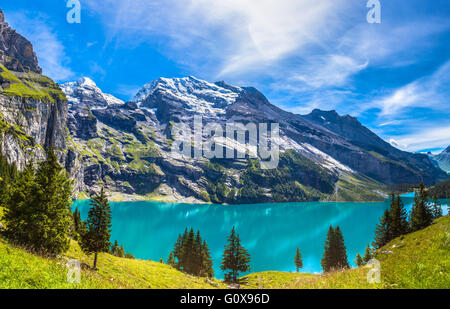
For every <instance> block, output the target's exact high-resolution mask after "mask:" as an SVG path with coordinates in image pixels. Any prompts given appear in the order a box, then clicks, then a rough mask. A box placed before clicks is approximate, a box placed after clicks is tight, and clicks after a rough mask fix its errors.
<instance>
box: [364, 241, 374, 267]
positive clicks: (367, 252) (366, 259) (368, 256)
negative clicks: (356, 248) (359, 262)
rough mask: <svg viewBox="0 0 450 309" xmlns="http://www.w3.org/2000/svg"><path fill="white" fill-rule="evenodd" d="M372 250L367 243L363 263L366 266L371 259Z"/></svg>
mask: <svg viewBox="0 0 450 309" xmlns="http://www.w3.org/2000/svg"><path fill="white" fill-rule="evenodd" d="M372 256H373V255H372V249H371V248H370V245H369V243H367V247H366V250H365V251H364V256H363V262H364V264H367V262H369V261H370V260H371V259H372Z"/></svg>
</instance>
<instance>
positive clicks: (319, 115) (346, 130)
mask: <svg viewBox="0 0 450 309" xmlns="http://www.w3.org/2000/svg"><path fill="white" fill-rule="evenodd" d="M301 117H302V118H304V119H307V120H309V121H311V122H312V123H315V124H317V125H320V126H322V127H324V128H326V129H328V130H329V131H331V132H334V133H336V134H337V135H339V136H342V137H343V138H345V139H346V140H347V141H348V142H349V143H351V144H352V145H355V146H356V147H358V148H359V149H360V150H361V152H360V153H352V154H349V153H348V152H347V151H344V150H340V149H337V148H336V147H330V150H328V151H329V152H327V153H329V154H330V155H331V156H333V157H335V158H338V160H340V161H341V162H344V163H345V164H348V165H349V166H350V167H352V168H354V169H356V170H358V171H360V172H362V173H364V174H366V175H368V176H370V177H373V178H375V179H377V180H379V181H382V182H384V183H388V184H393V183H411V184H415V183H419V182H420V181H422V180H423V181H424V183H426V184H428V185H431V184H434V183H435V182H436V179H445V178H446V175H445V174H444V173H442V171H440V170H439V169H438V168H436V167H435V166H434V164H433V163H432V161H431V160H430V159H429V157H428V156H427V155H424V154H417V153H409V152H406V151H401V150H399V149H397V148H395V147H393V146H392V145H391V144H389V143H387V142H385V141H384V140H382V139H381V138H380V137H378V136H377V135H376V134H375V133H373V132H372V131H370V130H369V129H368V128H366V127H365V126H363V125H362V124H361V123H360V122H359V121H358V120H357V119H356V118H354V117H351V116H349V115H345V116H340V115H338V114H337V113H336V112H335V111H321V110H318V109H315V110H313V111H312V112H311V113H310V114H308V115H303V116H301ZM332 148H334V149H332ZM374 153H376V154H377V155H376V156H374V155H373V154H374Z"/></svg>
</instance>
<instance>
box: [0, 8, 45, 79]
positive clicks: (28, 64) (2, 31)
mask: <svg viewBox="0 0 450 309" xmlns="http://www.w3.org/2000/svg"><path fill="white" fill-rule="evenodd" d="M0 62H1V63H3V64H4V66H5V67H6V68H8V69H9V70H12V71H17V72H28V71H32V72H35V73H38V74H41V73H42V69H41V68H40V67H39V65H38V61H37V57H36V54H35V52H34V51H33V46H32V45H31V43H30V42H29V41H28V40H27V39H25V38H24V37H23V36H21V35H20V34H18V33H16V31H15V30H13V29H11V27H9V25H8V23H6V22H5V17H4V14H3V11H2V10H1V9H0Z"/></svg>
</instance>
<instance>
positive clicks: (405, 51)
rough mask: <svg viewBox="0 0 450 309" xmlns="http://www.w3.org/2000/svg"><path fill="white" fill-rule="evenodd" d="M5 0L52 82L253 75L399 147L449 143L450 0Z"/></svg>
mask: <svg viewBox="0 0 450 309" xmlns="http://www.w3.org/2000/svg"><path fill="white" fill-rule="evenodd" d="M80 3H81V24H69V23H67V21H66V14H67V12H68V11H69V9H68V8H66V1H65V0H42V1H35V0H15V1H11V0H10V1H2V4H1V8H2V9H3V10H4V12H5V17H6V21H7V22H8V23H9V24H10V25H11V26H12V27H13V28H15V29H16V30H17V31H18V32H19V33H21V34H23V35H24V36H26V37H27V38H28V39H29V40H30V41H31V42H32V43H33V45H34V48H35V50H36V52H37V55H38V59H39V62H40V65H41V67H42V68H43V70H44V73H45V74H47V75H48V76H50V77H52V78H53V79H55V80H57V81H58V82H65V81H72V80H75V79H77V78H79V77H81V76H88V77H90V78H92V79H93V80H94V81H95V82H96V83H97V85H98V86H99V87H100V88H101V89H102V90H103V91H104V92H107V93H111V94H113V95H115V96H117V97H119V98H121V99H123V100H127V99H129V98H131V97H132V96H133V95H134V93H135V92H136V91H137V90H138V89H139V87H141V86H142V85H143V84H145V83H147V82H149V81H151V80H153V79H156V78H158V77H161V76H163V77H182V76H188V75H194V76H196V77H198V78H202V79H205V80H208V81H217V80H225V81H227V82H229V83H232V84H235V85H239V86H254V87H256V88H258V89H259V90H261V91H262V92H263V93H264V94H265V95H266V96H267V97H268V98H269V100H270V101H271V102H272V103H273V104H276V105H278V106H280V107H282V108H284V109H286V110H289V111H291V112H295V113H301V114H304V113H308V112H310V111H311V110H312V109H313V108H320V109H323V110H331V109H335V110H336V111H337V112H338V113H340V114H350V115H352V116H356V117H358V119H359V120H360V121H361V122H362V123H363V124H364V125H366V126H367V127H369V128H370V129H372V130H373V131H374V132H376V133H377V134H379V135H380V136H381V137H383V138H384V139H385V140H387V141H392V142H393V143H397V145H398V147H399V148H401V149H405V150H408V151H423V150H432V151H439V150H440V149H442V148H445V147H446V146H448V145H449V144H450V120H449V119H450V1H448V0H446V1H440V0H434V1H423V0H408V1H405V0H380V3H381V24H369V23H367V21H366V14H367V12H368V10H369V9H368V8H367V7H366V0H322V1H321V0H277V1H273V0H226V1H216V0H133V1H125V0H123V1H120V0H103V1H97V0H80Z"/></svg>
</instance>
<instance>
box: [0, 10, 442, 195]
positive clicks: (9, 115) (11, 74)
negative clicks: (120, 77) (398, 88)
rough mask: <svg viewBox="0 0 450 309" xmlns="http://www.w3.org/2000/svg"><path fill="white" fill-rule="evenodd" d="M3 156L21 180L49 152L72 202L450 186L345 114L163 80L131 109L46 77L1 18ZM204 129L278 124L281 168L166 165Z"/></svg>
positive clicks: (218, 85)
mask: <svg viewBox="0 0 450 309" xmlns="http://www.w3.org/2000/svg"><path fill="white" fill-rule="evenodd" d="M0 72H1V73H0V140H1V142H0V145H1V151H2V154H3V155H4V156H5V157H6V158H7V160H8V161H9V162H10V163H12V162H14V163H15V164H16V165H17V167H18V168H19V169H21V168H23V167H24V166H25V164H26V163H27V162H29V161H30V160H34V161H36V160H42V159H43V158H44V157H45V151H46V150H47V149H49V148H50V147H52V146H53V147H54V148H55V149H56V151H57V154H58V158H59V160H60V162H61V163H62V164H63V165H64V166H65V168H66V169H67V171H68V172H69V173H70V175H71V177H72V178H73V180H74V190H75V192H74V193H75V194H76V196H77V197H78V198H79V199H83V198H87V197H88V196H89V194H90V193H92V192H94V191H97V190H98V189H99V188H100V187H104V188H105V189H106V190H107V191H109V192H110V193H111V194H112V196H113V199H116V200H161V201H178V202H180V201H184V202H212V203H259V202H290V201H377V200H384V199H385V198H386V193H387V192H388V188H389V186H391V185H394V184H417V183H419V182H420V181H423V182H424V183H425V184H426V185H433V184H435V183H437V182H439V181H442V180H446V179H448V178H449V175H448V174H447V173H446V172H444V171H443V170H442V169H441V168H443V169H445V168H446V167H447V169H448V149H447V152H446V156H447V157H445V153H443V155H441V156H442V157H443V159H442V162H443V163H442V164H440V165H439V166H441V168H439V166H437V165H436V164H434V162H433V161H432V159H431V158H430V157H429V156H427V155H425V154H418V153H409V152H405V151H401V150H399V149H397V148H395V147H393V146H391V145H390V144H389V143H387V142H385V141H384V140H383V139H381V138H380V137H378V136H377V135H376V134H375V133H373V132H372V131H370V130H369V129H368V128H366V127H365V126H364V125H362V124H361V123H360V122H359V121H358V120H357V119H356V118H354V117H351V116H349V115H345V116H341V115H339V114H337V113H336V112H335V111H322V110H318V109H316V110H313V111H312V112H311V113H310V114H308V115H296V114H293V113H290V112H287V111H284V110H282V109H280V108H278V107H276V106H275V105H273V104H271V103H270V102H269V101H268V100H267V98H266V97H265V96H264V95H263V94H262V93H261V92H259V91H258V90H257V89H255V88H252V87H238V86H234V85H229V84H227V83H226V82H223V81H220V82H215V83H212V82H207V81H204V80H200V79H198V78H195V77H192V76H189V77H183V78H159V79H157V80H153V81H150V82H149V83H148V84H146V85H144V86H143V87H142V88H141V89H140V90H139V91H138V92H137V93H136V95H135V96H134V97H133V98H132V99H131V100H129V101H128V102H123V101H121V100H119V99H117V98H115V97H114V96H112V95H109V94H106V93H104V92H103V91H102V90H101V89H100V88H99V87H97V85H96V84H95V82H94V81H92V80H91V79H89V78H87V77H84V78H80V79H78V80H77V81H73V82H69V83H65V84H61V85H58V84H56V83H55V82H53V81H52V80H51V79H50V78H48V77H46V76H44V75H42V70H41V68H40V67H39V65H38V61H37V57H36V55H35V53H34V51H33V47H32V45H31V43H30V42H29V41H28V40H27V39H26V38H24V37H23V36H21V35H20V34H18V33H16V32H15V31H14V30H12V29H11V28H10V27H9V25H8V24H7V23H6V22H5V20H4V16H3V13H2V11H1V10H0ZM194 115H201V116H202V117H203V122H204V123H208V122H212V123H218V124H221V125H222V126H224V124H225V123H228V122H241V123H244V124H245V123H248V122H255V123H279V127H280V135H279V139H278V140H277V143H278V144H279V147H280V151H281V153H280V162H279V165H278V168H276V169H272V170H263V169H261V168H260V166H259V163H258V161H257V160H251V159H241V160H230V159H220V160H218V159H213V160H207V159H186V158H174V157H173V156H171V155H170V150H171V145H172V143H173V139H172V135H171V128H172V126H173V124H174V123H177V122H180V121H183V122H185V123H189V124H191V125H192V123H193V117H194Z"/></svg>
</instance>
